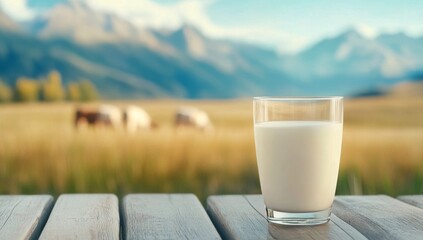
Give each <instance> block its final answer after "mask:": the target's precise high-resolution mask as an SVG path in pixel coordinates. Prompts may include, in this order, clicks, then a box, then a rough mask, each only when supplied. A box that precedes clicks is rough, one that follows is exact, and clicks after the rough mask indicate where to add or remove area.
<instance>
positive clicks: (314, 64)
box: [0, 0, 423, 98]
mask: <svg viewBox="0 0 423 240" xmlns="http://www.w3.org/2000/svg"><path fill="white" fill-rule="evenodd" d="M3 15H5V14H3ZM5 16H6V17H5V18H4V19H8V17H7V15H5ZM1 19H2V14H1V12H0V28H1V26H2V20H1ZM63 19H65V20H63ZM4 22H7V20H4ZM9 24H10V23H9ZM4 25H5V24H4ZM17 28H18V27H17V26H16V25H15V26H14V27H12V28H11V29H8V28H6V27H3V30H2V31H1V32H0V67H1V69H7V70H3V71H0V77H1V78H3V79H5V80H6V81H7V82H9V84H14V81H16V78H17V77H19V76H18V73H19V74H22V75H25V76H28V77H35V78H37V77H40V76H43V75H46V74H47V73H48V71H50V70H53V69H55V70H58V71H60V72H61V73H62V75H63V79H64V82H65V83H68V82H71V81H75V80H78V79H79V78H88V79H92V80H93V82H94V84H95V85H96V86H97V87H98V88H99V89H100V91H101V92H102V93H103V95H104V96H106V97H107V98H122V97H123V98H139V97H180V98H231V97H247V96H253V95H297V94H307V95H320V94H334V95H348V94H354V93H356V92H360V91H363V90H366V89H372V88H375V87H380V86H384V85H392V84H395V83H397V82H400V81H401V80H402V79H404V78H407V77H408V75H410V74H411V73H413V72H420V71H421V70H422V69H423V57H421V56H423V48H422V47H421V46H423V44H419V43H420V42H423V36H422V37H421V38H412V37H409V36H407V35H405V34H383V35H380V36H379V37H377V38H375V39H369V38H366V37H364V36H363V35H361V34H360V33H359V32H357V31H356V30H354V29H349V30H347V31H345V32H343V33H341V34H339V35H337V36H334V37H329V38H325V39H322V40H321V41H319V42H317V43H315V44H314V45H311V46H310V47H309V48H307V49H304V50H303V51H301V52H299V53H298V54H296V55H283V54H279V53H277V52H276V51H275V50H269V49H265V48H262V47H259V46H255V45H252V44H246V43H240V42H234V41H228V40H224V39H212V38H208V37H207V36H205V35H204V34H203V33H202V32H201V31H200V30H198V29H197V28H195V27H194V26H192V25H189V24H185V25H183V26H182V27H181V28H179V29H177V30H175V31H167V32H164V31H157V30H154V29H147V28H141V27H137V26H135V25H133V24H132V23H130V22H128V21H127V20H125V19H122V18H120V17H119V16H116V15H113V14H110V13H104V12H99V11H95V10H93V9H91V8H90V7H89V6H88V5H86V4H84V5H81V2H80V1H75V0H74V1H70V2H67V3H64V4H57V5H55V6H54V7H53V8H52V9H50V10H49V11H47V12H46V13H45V14H44V15H43V16H39V17H37V18H36V19H35V20H33V21H32V22H30V23H27V24H26V27H24V26H21V27H20V28H19V29H20V30H19V32H22V33H20V34H17V33H16V32H14V31H12V30H16V29H17ZM22 29H23V30H22ZM25 30H26V31H25ZM420 54H421V55H420Z"/></svg>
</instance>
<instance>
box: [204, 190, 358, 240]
mask: <svg viewBox="0 0 423 240" xmlns="http://www.w3.org/2000/svg"><path fill="white" fill-rule="evenodd" d="M207 211H208V213H209V216H210V218H211V219H212V221H213V223H214V224H215V226H216V228H217V229H218V231H219V233H220V234H221V236H222V238H224V239H366V238H365V237H364V236H363V235H362V234H361V233H359V232H358V231H357V230H356V229H354V228H353V227H351V226H350V225H348V224H346V223H345V222H344V221H342V220H341V219H339V218H338V217H337V216H334V215H333V214H332V217H331V221H329V223H327V224H324V225H319V226H311V227H296V226H282V225H277V224H272V223H268V222H267V220H266V214H265V208H264V202H263V198H262V196H261V195H226V196H211V197H209V198H208V199H207Z"/></svg>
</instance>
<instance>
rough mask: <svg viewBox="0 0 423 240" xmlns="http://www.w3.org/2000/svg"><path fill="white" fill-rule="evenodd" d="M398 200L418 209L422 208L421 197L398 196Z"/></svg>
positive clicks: (422, 199)
mask: <svg viewBox="0 0 423 240" xmlns="http://www.w3.org/2000/svg"><path fill="white" fill-rule="evenodd" d="M398 199H399V200H401V201H403V202H406V203H408V204H411V205H413V206H416V207H418V208H423V195H406V196H399V197H398Z"/></svg>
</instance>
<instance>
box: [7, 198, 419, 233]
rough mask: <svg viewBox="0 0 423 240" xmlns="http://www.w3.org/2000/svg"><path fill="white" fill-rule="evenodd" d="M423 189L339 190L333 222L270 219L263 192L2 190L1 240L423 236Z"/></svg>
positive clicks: (334, 207)
mask: <svg viewBox="0 0 423 240" xmlns="http://www.w3.org/2000/svg"><path fill="white" fill-rule="evenodd" d="M422 208H423V195H414V196H401V197H398V199H394V198H391V197H388V196H385V195H376V196H337V197H336V200H335V203H334V206H333V214H332V217H331V221H330V222H329V223H327V224H324V225H319V226H313V227H292V226H281V225H275V224H271V223H268V222H267V221H266V218H265V213H264V205H263V199H262V196H261V195H223V196H211V197H209V198H208V200H207V208H206V209H207V210H205V209H204V208H203V206H202V205H201V204H200V202H199V201H198V199H197V197H196V196H195V195H193V194H130V195H127V196H125V197H124V198H123V199H122V200H121V201H119V200H118V198H117V197H116V196H115V195H113V194H64V195H61V196H60V197H59V198H58V199H57V200H56V201H54V199H53V197H51V196H49V195H17V196H0V239H38V238H40V239H423V209H422Z"/></svg>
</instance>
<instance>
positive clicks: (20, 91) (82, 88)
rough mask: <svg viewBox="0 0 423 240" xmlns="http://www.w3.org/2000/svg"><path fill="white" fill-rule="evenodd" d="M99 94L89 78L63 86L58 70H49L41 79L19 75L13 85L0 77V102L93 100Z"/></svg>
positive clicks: (98, 96)
mask: <svg viewBox="0 0 423 240" xmlns="http://www.w3.org/2000/svg"><path fill="white" fill-rule="evenodd" d="M99 98H100V95H99V93H98V91H97V89H96V88H95V86H94V85H93V84H92V83H91V81H90V80H86V79H84V80H80V81H77V82H72V83H69V84H67V85H66V86H63V84H62V77H61V75H60V73H59V72H58V71H51V72H50V73H49V74H48V75H47V76H46V77H44V78H41V79H31V78H27V77H20V78H18V79H17V81H16V84H15V86H9V85H7V84H6V83H5V82H4V81H1V79H0V103H5V102H12V101H15V102H37V101H43V102H58V101H74V102H78V101H83V102H87V101H93V100H96V99H99Z"/></svg>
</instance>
